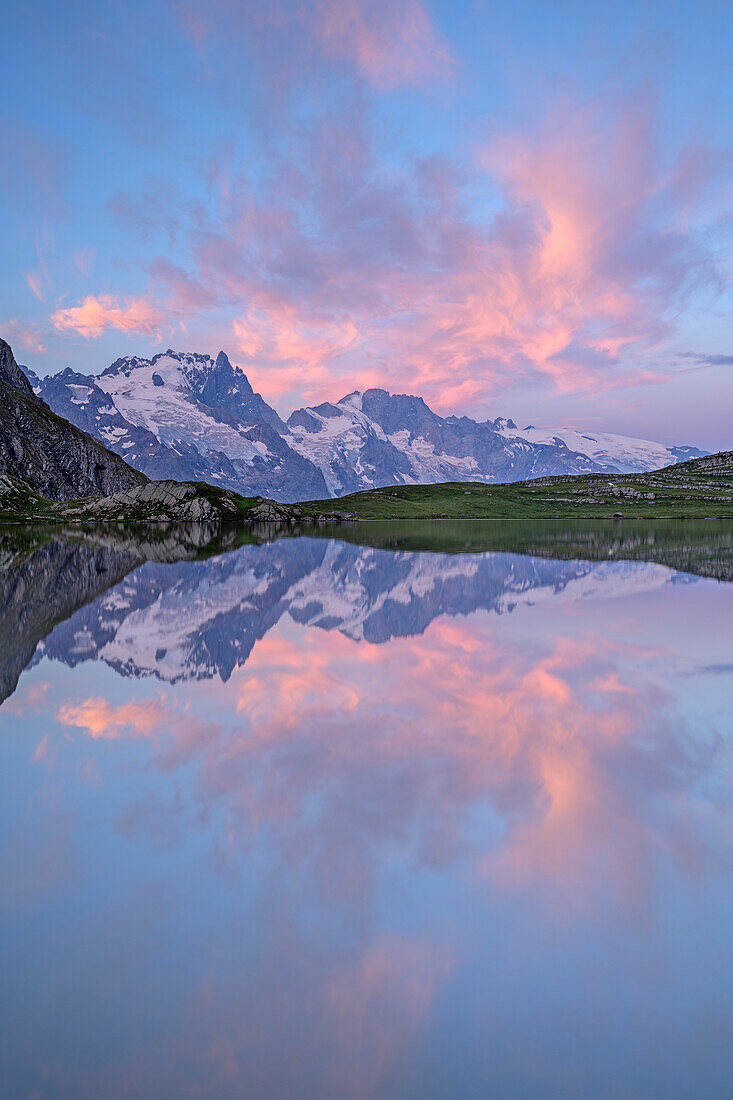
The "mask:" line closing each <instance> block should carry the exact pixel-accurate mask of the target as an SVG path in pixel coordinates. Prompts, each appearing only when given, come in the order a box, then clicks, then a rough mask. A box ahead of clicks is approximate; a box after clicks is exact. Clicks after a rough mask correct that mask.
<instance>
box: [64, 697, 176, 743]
mask: <svg viewBox="0 0 733 1100" xmlns="http://www.w3.org/2000/svg"><path fill="white" fill-rule="evenodd" d="M57 717H58V721H59V722H61V724H62V725H64V726H75V727H76V728H78V729H82V730H85V731H86V732H87V733H88V734H89V736H90V737H92V738H93V739H94V740H106V741H109V740H112V741H113V740H116V739H118V738H121V737H130V736H134V737H151V736H152V735H153V734H154V733H156V732H159V731H162V730H163V729H164V728H167V726H168V724H169V721H170V711H169V709H168V708H167V707H166V704H165V696H160V697H159V698H156V699H145V700H143V701H142V702H140V703H135V702H128V703H122V704H121V705H120V706H117V707H113V706H111V704H110V703H109V702H108V701H107V700H106V699H103V698H101V697H93V698H89V699H85V700H84V701H83V702H81V703H78V704H76V705H74V704H71V703H65V704H64V705H63V706H62V707H60V708H59V712H58V715H57Z"/></svg>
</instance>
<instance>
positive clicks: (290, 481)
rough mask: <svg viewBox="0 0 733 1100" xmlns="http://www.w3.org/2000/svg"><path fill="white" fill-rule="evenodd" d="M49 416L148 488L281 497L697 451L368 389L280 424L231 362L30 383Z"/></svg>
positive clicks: (663, 461)
mask: <svg viewBox="0 0 733 1100" xmlns="http://www.w3.org/2000/svg"><path fill="white" fill-rule="evenodd" d="M33 384H34V388H35V391H36V392H37V393H38V394H39V395H40V396H41V397H42V398H43V399H44V400H45V401H46V402H47V403H48V404H49V405H50V407H51V408H52V409H53V410H54V412H57V413H59V414H60V415H61V416H64V417H66V418H67V419H68V420H71V421H72V423H74V424H76V425H77V426H78V427H80V428H82V429H83V430H84V431H87V432H89V433H90V434H91V435H93V436H95V437H96V438H97V439H99V440H100V441H101V442H103V443H104V444H105V446H107V447H109V448H110V449H111V450H113V451H116V452H117V454H120V455H122V456H123V457H124V458H125V459H126V460H127V461H128V462H129V463H130V464H131V465H133V466H136V467H137V468H138V469H140V470H142V471H143V473H146V474H147V475H148V476H150V477H153V478H164V477H172V478H179V479H190V478H193V479H198V480H204V481H209V482H212V483H214V484H217V485H222V486H224V487H226V488H231V489H236V490H238V491H239V492H242V493H245V494H247V493H249V494H254V493H259V494H261V495H263V496H270V497H277V498H279V499H282V500H302V499H316V498H321V497H325V496H328V495H331V496H341V495H343V494H344V493H348V492H353V491H356V490H359V489H368V488H374V487H376V486H380V485H401V484H412V483H416V482H422V483H427V482H437V481H483V482H487V483H496V482H502V481H519V480H523V479H525V478H530V477H541V476H546V475H551V474H583V473H593V472H610V473H620V472H628V471H638V470H651V469H657V468H659V467H660V466H665V465H669V464H670V463H673V462H676V461H678V460H680V459H685V458H693V457H695V456H696V455H698V454H700V453H702V452H699V451H697V450H695V449H694V448H689V447H688V448H667V447H665V446H663V445H662V444H660V443H652V442H649V441H646V440H637V439H628V438H626V437H624V436H615V435H604V434H600V433H594V432H590V433H587V434H582V433H579V432H576V431H573V430H572V429H568V428H563V429H559V430H555V429H537V428H532V427H528V428H525V429H523V430H520V429H518V428H517V426H516V425H515V424H514V423H513V421H511V420H504V419H501V418H499V419H497V420H487V421H483V422H477V421H475V420H471V419H469V418H468V417H465V416H462V417H458V416H447V417H442V416H438V415H437V414H436V413H434V412H433V411H432V410H431V409H430V408H429V407H428V406H427V405H426V404H425V402H424V401H423V400H422V398H419V397H409V396H405V395H394V394H389V393H387V392H386V391H385V390H380V389H370V390H365V391H364V392H363V393H351V394H348V395H347V396H346V397H343V398H342V399H341V400H340V401H338V402H337V403H335V404H332V403H330V402H324V403H323V404H321V405H317V406H314V407H313V408H307V409H298V410H297V411H296V412H294V413H292V415H291V416H290V417H289V419H288V422H287V424H285V423H284V422H283V421H282V420H281V419H280V417H279V416H278V414H277V412H276V411H275V410H274V409H273V408H271V407H270V405H268V404H267V402H266V401H265V400H264V399H263V398H262V397H260V395H259V394H257V393H255V392H254V390H253V389H252V387H251V385H250V383H249V381H248V379H247V377H246V375H245V374H244V373H243V372H242V371H240V370H239V369H238V368H236V367H233V366H232V364H231V363H230V362H229V360H228V358H227V357H226V355H225V354H224V353H223V352H220V353H219V355H218V356H217V358H216V359H212V358H210V357H209V356H207V355H198V354H194V353H183V352H174V351H170V350H169V351H166V352H164V353H162V354H160V355H155V356H153V358H152V359H141V358H137V357H134V356H128V357H126V358H124V359H118V360H117V361H116V362H115V363H113V364H112V365H111V366H110V367H108V368H107V369H106V370H104V371H103V372H102V373H101V374H99V375H88V376H87V375H82V374H76V373H75V372H74V371H72V370H70V369H67V370H65V371H62V372H61V373H60V374H56V375H53V376H51V377H49V378H43V379H38V378H36V377H35V376H33Z"/></svg>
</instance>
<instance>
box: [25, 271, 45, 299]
mask: <svg viewBox="0 0 733 1100" xmlns="http://www.w3.org/2000/svg"><path fill="white" fill-rule="evenodd" d="M25 281H26V282H27V283H28V286H29V288H30V291H31V293H32V294H34V295H35V297H36V298H37V299H38V301H39V302H42V301H43V275H42V274H41V272H40V271H26V273H25Z"/></svg>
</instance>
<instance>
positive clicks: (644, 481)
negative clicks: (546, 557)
mask: <svg viewBox="0 0 733 1100" xmlns="http://www.w3.org/2000/svg"><path fill="white" fill-rule="evenodd" d="M674 469H675V468H674V467H671V468H668V470H667V471H664V474H661V473H657V474H626V475H622V476H609V475H607V474H593V475H588V476H585V477H572V478H571V477H557V478H542V479H539V480H537V481H524V482H513V483H510V484H505V485H482V484H478V483H476V482H470V483H465V482H447V483H444V484H440V485H400V486H393V487H390V488H386V489H369V490H366V491H364V492H360V493H352V494H351V495H350V496H345V497H340V498H339V499H338V500H316V501H308V502H307V503H306V504H303V505H301V507H302V509H303V512H304V513H317V512H329V511H333V510H334V509H338V510H339V511H346V512H351V513H353V514H355V515H356V516H358V518H359V519H466V520H470V519H576V518H585V519H589V518H598V519H611V518H613V516H614V515H615V514H616V513H621V514H622V515H623V516H625V517H626V516H632V517H639V518H643V517H648V518H655V517H664V516H690V517H707V516H721V517H724V516H733V477H729V476H722V475H716V476H710V475H698V474H694V473H689V472H687V471H683V472H681V473H680V474H678V475H673V474H672V473H670V471H674ZM611 486H613V487H616V488H617V489H618V490H620V491H621V492H631V493H635V494H639V496H638V497H633V498H632V497H628V496H623V495H616V494H615V493H614V491H613V488H611ZM648 493H653V499H647V497H646V494H648Z"/></svg>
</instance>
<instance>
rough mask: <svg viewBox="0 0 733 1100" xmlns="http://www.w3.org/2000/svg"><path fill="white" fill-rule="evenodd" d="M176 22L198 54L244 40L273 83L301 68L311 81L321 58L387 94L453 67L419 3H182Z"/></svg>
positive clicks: (342, 0)
mask: <svg viewBox="0 0 733 1100" xmlns="http://www.w3.org/2000/svg"><path fill="white" fill-rule="evenodd" d="M182 20H183V26H184V29H185V31H186V33H187V34H188V36H189V38H190V39H191V41H192V42H193V43H194V44H195V45H196V46H197V48H199V49H200V50H201V51H202V52H204V53H206V50H207V48H208V47H209V46H210V44H211V43H212V42H214V43H218V44H221V43H228V42H230V41H231V40H236V41H237V43H242V45H244V46H245V47H246V48H249V50H251V52H252V54H253V55H254V57H255V59H256V61H257V62H258V63H259V65H260V66H263V64H264V66H265V67H266V72H265V79H268V80H269V81H270V82H272V83H273V84H276V83H279V84H281V85H282V83H283V81H285V82H286V83H287V82H288V81H289V80H294V78H295V75H296V72H297V73H298V75H302V73H301V70H303V72H304V71H305V70H308V69H310V70H311V71H310V72H309V73H308V75H309V76H311V77H312V75H313V71H314V70H316V69H318V68H320V67H322V66H323V62H324V61H326V62H330V63H331V64H332V65H334V66H347V67H348V68H350V69H351V71H352V72H353V73H354V74H355V75H356V76H358V77H359V78H361V79H363V80H364V81H366V82H367V83H368V84H369V85H371V86H372V87H374V88H375V89H377V90H378V91H381V92H385V91H391V90H393V89H395V88H399V87H405V86H414V85H422V84H425V83H428V82H429V81H432V80H444V79H445V78H446V77H448V76H449V75H450V74H451V72H452V70H453V68H454V65H455V62H454V59H453V57H452V55H451V52H450V49H449V47H448V44H447V43H446V41H445V39H444V38H443V36H442V35H441V34H440V32H439V31H438V29H437V28H436V26H435V24H434V22H433V20H432V19H431V17H430V14H429V13H428V11H427V9H426V6H425V4H423V3H421V2H420V0H400V2H399V3H390V2H389V0H315V2H314V3H310V4H302V3H299V2H298V0H280V2H279V3H278V4H273V3H270V2H268V0H249V2H248V3H246V4H244V5H233V4H231V3H230V2H229V0H210V2H209V3H201V2H199V0H188V3H186V4H185V5H184V6H183V9H182ZM275 59H277V61H276V60H275Z"/></svg>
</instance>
